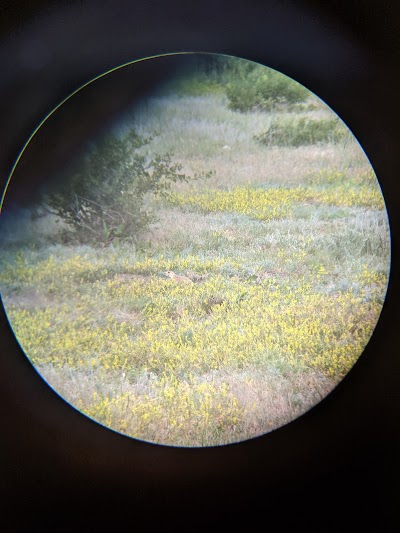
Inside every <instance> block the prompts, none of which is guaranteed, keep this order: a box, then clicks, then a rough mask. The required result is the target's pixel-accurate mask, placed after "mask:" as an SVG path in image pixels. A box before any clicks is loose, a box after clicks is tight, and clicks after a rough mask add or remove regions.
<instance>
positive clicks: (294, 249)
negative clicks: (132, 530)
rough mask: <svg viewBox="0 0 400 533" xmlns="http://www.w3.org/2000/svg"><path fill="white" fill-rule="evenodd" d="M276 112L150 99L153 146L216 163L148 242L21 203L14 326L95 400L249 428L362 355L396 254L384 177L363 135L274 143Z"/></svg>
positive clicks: (68, 384) (147, 421)
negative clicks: (106, 238) (83, 233)
mask: <svg viewBox="0 0 400 533" xmlns="http://www.w3.org/2000/svg"><path fill="white" fill-rule="evenodd" d="M289 115H290V116H292V115H293V112H291V113H285V112H284V111H282V110H281V111H280V112H279V117H280V119H281V120H283V119H284V117H285V116H289ZM299 115H301V116H304V115H306V116H309V117H311V118H313V117H314V118H316V119H319V118H321V117H322V118H325V119H329V118H332V116H333V115H332V113H331V112H330V111H329V110H327V108H325V107H323V106H321V105H318V106H316V108H315V110H314V111H307V112H306V113H305V112H301V111H299ZM273 119H274V120H278V118H276V117H275V116H274V115H273V114H272V113H235V112H233V111H231V110H229V109H228V107H227V100H226V97H225V96H224V94H220V93H218V92H217V93H215V94H209V95H207V96H193V97H189V96H185V97H179V98H178V97H173V96H168V97H163V98H162V97H159V98H155V99H152V100H150V101H149V102H148V103H147V105H144V106H143V107H142V108H140V109H138V110H136V115H135V121H136V124H137V126H138V130H139V133H140V134H143V135H148V134H150V133H152V132H154V131H156V132H158V135H157V136H155V137H154V139H153V140H152V141H151V143H150V144H149V145H147V146H146V147H145V148H143V151H144V152H145V153H148V155H150V156H153V155H154V154H159V153H165V152H168V151H171V152H173V153H174V155H175V158H176V160H177V161H178V162H180V163H182V164H183V166H184V171H185V172H187V173H189V174H194V173H199V172H203V171H208V170H214V171H215V176H214V177H212V178H210V179H208V180H204V181H193V182H191V183H188V184H179V185H177V187H176V189H175V191H174V194H173V195H172V196H171V198H170V200H169V201H164V202H160V203H159V205H158V215H159V222H158V223H156V224H154V225H153V226H152V228H151V230H150V231H149V232H148V234H147V235H144V236H143V242H142V246H141V248H140V247H139V248H135V247H134V246H133V245H127V244H118V245H117V244H114V245H110V246H109V247H107V248H94V247H90V246H76V245H66V244H62V243H60V242H59V241H58V239H57V227H58V226H57V223H56V220H54V218H52V217H49V216H48V217H43V218H39V219H37V220H36V221H34V222H33V223H32V222H31V221H30V218H29V213H28V212H26V213H25V214H24V217H23V218H19V221H18V224H16V223H12V222H13V221H11V220H9V221H8V220H5V222H4V226H3V227H6V229H7V231H4V232H3V250H4V252H3V253H2V256H1V258H0V284H1V288H2V298H3V300H4V303H5V307H6V310H7V313H8V316H9V319H10V322H11V324H12V327H13V328H14V331H15V333H16V335H17V338H18V339H19V341H20V343H21V345H22V347H23V348H24V350H25V352H26V353H27V355H28V357H29V358H30V359H31V360H32V362H33V364H34V365H35V366H36V368H37V369H38V370H39V372H41V373H42V375H43V376H44V378H45V379H47V380H48V382H49V383H50V384H51V385H52V386H53V387H54V388H55V390H56V391H57V392H59V393H60V394H61V395H62V396H63V397H64V398H65V399H66V400H67V401H69V402H71V403H72V404H73V405H74V406H76V407H77V408H78V409H81V410H82V412H83V413H86V414H87V415H88V416H90V417H92V418H93V419H95V420H97V421H99V422H100V423H102V424H105V425H107V426H109V427H111V428H113V429H115V430H117V431H120V432H122V433H125V434H127V435H130V436H134V437H136V438H141V439H144V440H149V441H154V442H160V443H163V444H172V445H182V446H204V445H206V446H210V445H217V444H225V443H227V442H235V441H240V440H243V439H246V438H250V437H253V436H257V435H260V434H263V433H266V432H268V431H271V430H273V429H275V428H277V427H280V426H281V425H283V424H285V423H287V422H289V421H290V420H292V419H293V418H295V417H296V416H299V415H300V414H302V413H304V412H305V411H306V410H308V409H309V408H310V407H311V406H312V405H314V404H315V403H316V402H318V401H319V400H320V399H321V398H322V397H324V396H325V395H326V394H328V393H329V392H330V391H331V390H332V389H333V388H334V386H335V385H336V384H337V383H338V381H339V380H340V379H341V378H342V377H343V376H344V375H345V374H346V373H347V372H348V371H349V370H350V369H351V368H352V366H353V365H354V363H355V362H356V360H357V359H358V357H359V356H360V355H361V353H362V351H363V349H364V347H365V345H366V343H367V342H368V339H369V338H370V336H371V334H372V331H373V329H374V327H375V325H376V322H377V320H378V318H379V314H380V311H381V308H382V304H383V300H384V297H385V291H386V285H387V278H388V270H389V261H390V242H389V229H388V222H387V217H386V212H385V209H384V203H383V199H382V196H381V193H380V189H379V186H378V183H377V181H376V178H375V176H374V174H373V172H372V170H371V168H370V166H369V163H368V160H367V158H366V157H365V155H364V153H363V151H362V150H361V148H360V147H359V146H358V144H357V143H356V142H355V141H347V142H343V143H340V142H338V143H321V144H319V145H309V146H301V147H288V146H285V147H266V146H261V145H260V144H259V143H257V142H256V141H255V140H254V135H256V134H259V133H261V132H263V131H265V129H266V128H267V127H268V124H270V123H271V121H272V120H273ZM167 270H173V271H174V272H176V273H177V274H182V275H185V276H189V277H190V278H191V279H192V280H193V281H194V283H193V284H191V285H189V284H187V285H186V284H176V283H174V282H173V281H172V280H170V279H168V278H166V276H165V275H164V274H163V273H164V272H165V271H167Z"/></svg>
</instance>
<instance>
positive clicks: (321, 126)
mask: <svg viewBox="0 0 400 533" xmlns="http://www.w3.org/2000/svg"><path fill="white" fill-rule="evenodd" d="M346 134H347V132H346V129H345V127H344V125H343V124H342V123H341V122H340V121H339V120H338V119H331V120H315V119H309V118H305V117H302V118H287V119H281V120H274V121H272V123H271V125H270V127H269V128H268V130H267V131H265V132H263V133H261V134H260V135H256V136H255V137H254V139H255V140H256V141H258V142H259V143H260V144H264V145H266V146H302V145H308V144H318V143H324V142H339V141H341V140H342V139H344V137H345V136H346Z"/></svg>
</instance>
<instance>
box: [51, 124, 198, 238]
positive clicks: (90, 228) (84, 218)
mask: <svg viewBox="0 0 400 533" xmlns="http://www.w3.org/2000/svg"><path fill="white" fill-rule="evenodd" d="M149 140H150V139H147V140H144V139H142V138H141V137H139V136H138V135H137V134H136V133H135V131H133V130H132V131H130V132H129V133H128V134H127V135H126V136H125V137H124V138H123V139H122V138H118V137H115V136H112V135H109V136H107V137H105V138H103V139H102V141H101V142H99V143H97V144H96V145H95V146H94V147H93V148H92V150H91V151H90V153H88V154H87V156H86V157H85V159H84V161H83V162H82V164H81V165H80V166H79V167H78V168H77V169H76V170H75V171H74V172H73V173H72V175H71V176H69V177H68V179H66V180H64V182H63V184H62V185H60V186H58V187H57V188H54V189H52V190H51V191H47V193H46V194H45V197H44V202H45V204H46V205H47V206H48V208H49V209H50V211H51V212H53V213H54V214H56V215H58V216H59V217H60V218H61V219H62V220H63V221H64V222H66V224H67V228H68V229H67V230H66V237H67V238H69V239H74V240H78V241H79V242H84V243H93V242H95V243H105V244H107V243H110V242H111V241H113V240H131V241H133V242H137V240H138V238H139V237H140V234H141V233H142V232H144V231H145V230H146V229H147V228H148V227H149V225H150V224H151V223H152V222H154V221H155V219H156V217H155V214H154V209H153V208H152V205H151V200H152V198H153V197H154V196H156V195H158V196H163V195H167V194H168V191H169V189H170V187H171V185H172V183H174V182H177V181H188V180H189V177H188V176H186V175H185V174H182V173H180V171H181V165H179V164H176V163H173V162H172V157H171V155H170V154H166V155H163V156H156V157H155V158H154V159H153V160H152V161H147V160H146V158H145V157H144V156H142V155H140V154H139V153H138V149H139V148H140V147H141V146H143V145H144V144H146V143H148V142H149ZM195 177H196V176H195Z"/></svg>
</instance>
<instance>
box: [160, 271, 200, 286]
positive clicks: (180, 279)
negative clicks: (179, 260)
mask: <svg viewBox="0 0 400 533" xmlns="http://www.w3.org/2000/svg"><path fill="white" fill-rule="evenodd" d="M165 275H166V276H168V277H169V278H171V279H172V280H174V281H176V282H177V283H193V281H192V280H191V279H190V278H188V277H186V276H179V275H178V274H175V272H172V271H171V270H168V271H167V272H166V273H165Z"/></svg>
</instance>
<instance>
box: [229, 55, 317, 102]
mask: <svg viewBox="0 0 400 533" xmlns="http://www.w3.org/2000/svg"><path fill="white" fill-rule="evenodd" d="M309 94H310V93H309V91H308V90H307V89H306V88H305V87H303V86H302V85H300V84H299V83H297V82H295V81H294V80H292V79H290V78H288V77H287V76H284V75H283V74H281V73H280V72H277V71H276V70H272V69H269V68H267V67H264V66H262V65H257V64H254V63H250V62H247V61H246V62H243V63H239V64H238V66H237V68H236V71H232V81H230V82H229V83H228V85H227V88H226V95H227V97H228V100H229V107H230V109H233V110H234V111H241V112H245V111H252V110H256V109H262V110H265V111H269V110H272V109H274V108H276V107H277V106H278V105H279V104H283V105H286V106H288V105H289V106H290V105H294V104H298V103H300V102H304V101H305V100H306V99H307V98H308V97H309Z"/></svg>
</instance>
